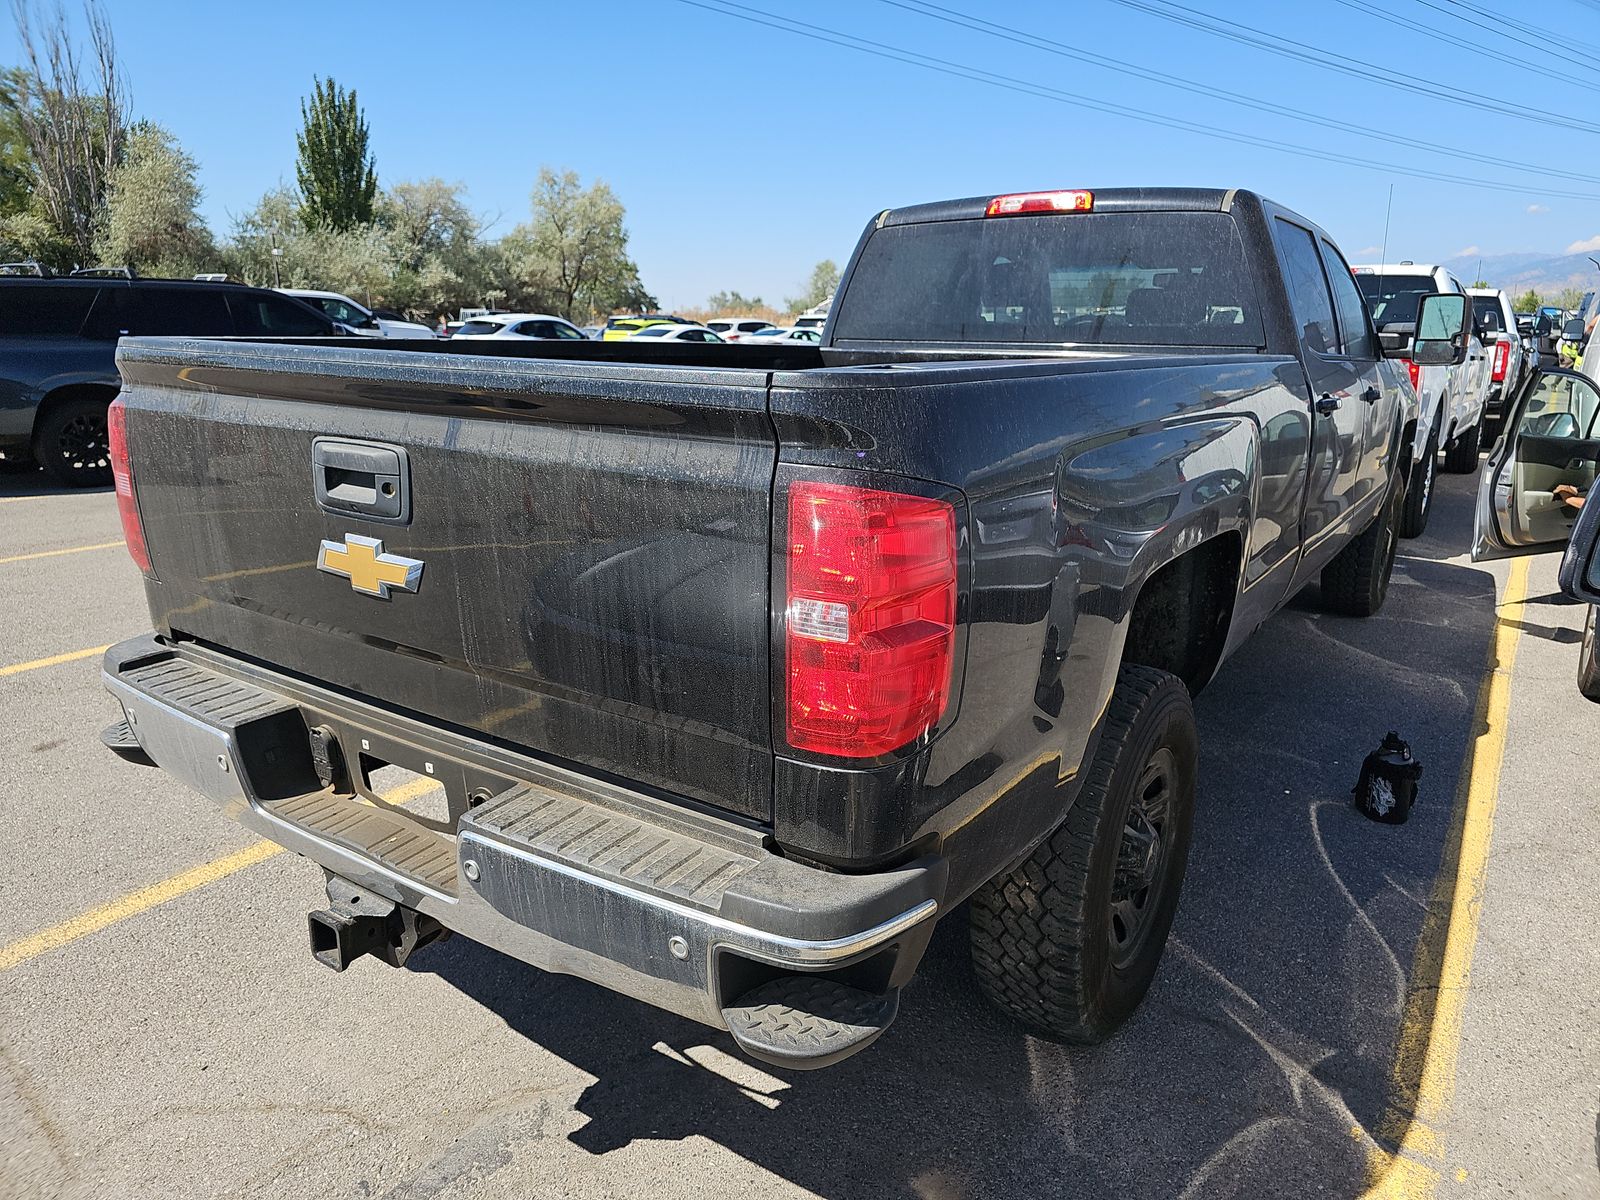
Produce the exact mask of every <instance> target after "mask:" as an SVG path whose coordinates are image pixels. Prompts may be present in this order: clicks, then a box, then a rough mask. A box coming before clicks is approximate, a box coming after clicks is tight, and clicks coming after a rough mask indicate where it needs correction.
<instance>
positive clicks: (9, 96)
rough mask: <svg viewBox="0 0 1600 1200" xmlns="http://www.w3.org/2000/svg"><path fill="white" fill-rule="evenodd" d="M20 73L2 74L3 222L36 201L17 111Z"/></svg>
mask: <svg viewBox="0 0 1600 1200" xmlns="http://www.w3.org/2000/svg"><path fill="white" fill-rule="evenodd" d="M19 74H20V72H19V71H18V70H17V69H16V68H15V67H12V68H11V69H10V70H6V71H0V220H3V219H4V218H6V217H14V216H16V215H17V214H19V213H24V212H27V211H28V208H29V207H30V205H31V204H32V202H33V159H32V157H31V156H30V155H29V153H28V139H27V137H26V136H25V135H24V134H23V132H22V118H21V116H20V115H19V114H18V112H17V100H16V96H17V83H18V79H17V77H18V75H19Z"/></svg>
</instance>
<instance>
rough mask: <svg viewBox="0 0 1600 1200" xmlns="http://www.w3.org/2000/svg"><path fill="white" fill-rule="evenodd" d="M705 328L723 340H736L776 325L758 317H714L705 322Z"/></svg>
mask: <svg viewBox="0 0 1600 1200" xmlns="http://www.w3.org/2000/svg"><path fill="white" fill-rule="evenodd" d="M706 328H707V329H709V330H711V331H712V332H713V333H716V334H719V335H721V337H722V340H723V341H725V342H737V341H741V340H743V339H744V338H745V337H748V336H749V335H750V334H752V333H758V332H760V331H761V330H763V329H773V328H776V326H774V325H773V323H772V322H771V321H763V320H762V319H761V318H760V317H715V318H713V319H712V320H710V321H707V322H706Z"/></svg>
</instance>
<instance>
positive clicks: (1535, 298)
mask: <svg viewBox="0 0 1600 1200" xmlns="http://www.w3.org/2000/svg"><path fill="white" fill-rule="evenodd" d="M1543 303H1544V297H1543V296H1541V295H1539V293H1538V292H1536V291H1534V290H1533V289H1532V288H1529V289H1528V290H1527V291H1525V292H1523V293H1522V295H1520V296H1518V297H1517V298H1516V299H1515V300H1513V301H1512V302H1511V307H1512V309H1513V310H1515V311H1516V312H1519V313H1531V312H1538V311H1539V306H1540V305H1542V304H1543Z"/></svg>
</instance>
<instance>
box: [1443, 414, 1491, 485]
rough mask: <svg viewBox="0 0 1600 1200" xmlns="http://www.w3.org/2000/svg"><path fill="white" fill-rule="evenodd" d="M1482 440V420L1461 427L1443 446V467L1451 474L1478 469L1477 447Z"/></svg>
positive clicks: (1468, 473) (1470, 472) (1460, 473)
mask: <svg viewBox="0 0 1600 1200" xmlns="http://www.w3.org/2000/svg"><path fill="white" fill-rule="evenodd" d="M1482 442H1483V421H1482V419H1480V420H1479V421H1478V423H1477V424H1476V425H1474V426H1473V427H1472V428H1471V429H1463V430H1462V431H1461V432H1460V433H1458V434H1456V436H1455V437H1453V438H1451V439H1450V444H1449V445H1447V446H1446V447H1445V448H1444V469H1445V470H1446V471H1449V472H1450V473H1451V474H1452V475H1470V474H1472V472H1474V471H1476V470H1477V469H1478V449H1479V446H1480V445H1481V443H1482Z"/></svg>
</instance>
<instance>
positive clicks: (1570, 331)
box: [1561, 317, 1583, 342]
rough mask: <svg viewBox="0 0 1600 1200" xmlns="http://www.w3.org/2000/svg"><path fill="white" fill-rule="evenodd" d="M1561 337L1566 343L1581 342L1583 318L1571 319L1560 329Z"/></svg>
mask: <svg viewBox="0 0 1600 1200" xmlns="http://www.w3.org/2000/svg"><path fill="white" fill-rule="evenodd" d="M1561 337H1562V339H1563V340H1565V341H1568V342H1581V341H1583V318H1582V317H1573V318H1572V320H1570V321H1568V322H1567V323H1566V324H1565V325H1563V326H1562V327H1561Z"/></svg>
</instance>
